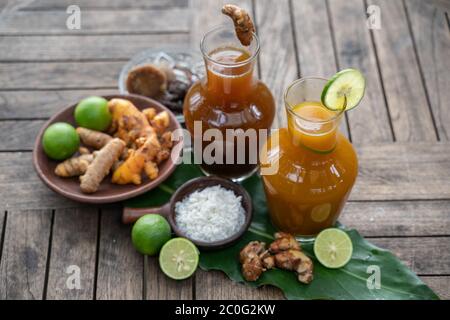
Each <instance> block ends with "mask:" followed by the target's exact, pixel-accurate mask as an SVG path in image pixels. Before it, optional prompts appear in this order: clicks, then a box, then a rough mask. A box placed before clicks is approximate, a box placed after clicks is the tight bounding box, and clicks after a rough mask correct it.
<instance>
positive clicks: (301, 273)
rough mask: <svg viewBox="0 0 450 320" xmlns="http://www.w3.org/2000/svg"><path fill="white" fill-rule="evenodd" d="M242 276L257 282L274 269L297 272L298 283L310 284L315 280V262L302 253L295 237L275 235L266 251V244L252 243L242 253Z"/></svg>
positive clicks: (278, 233)
mask: <svg viewBox="0 0 450 320" xmlns="http://www.w3.org/2000/svg"><path fill="white" fill-rule="evenodd" d="M240 262H241V264H242V274H243V275H244V278H245V279H246V280H247V281H256V280H257V279H258V278H259V277H260V276H261V274H262V273H263V272H264V271H266V270H269V269H272V268H274V267H277V268H280V269H284V270H289V271H295V272H296V273H297V279H298V281H300V282H302V283H305V284H308V283H310V282H311V281H312V280H313V269H314V266H313V262H312V260H311V259H310V258H309V257H308V256H307V255H306V254H305V253H303V251H301V247H300V244H299V243H298V242H297V240H295V238H294V236H292V235H291V234H288V233H285V232H277V233H275V240H274V241H273V242H272V243H271V244H270V246H269V250H265V243H264V242H258V241H252V242H250V243H249V244H248V245H247V246H245V247H244V248H243V249H242V250H241V252H240Z"/></svg>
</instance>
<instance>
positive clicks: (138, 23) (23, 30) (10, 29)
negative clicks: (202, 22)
mask: <svg viewBox="0 0 450 320" xmlns="http://www.w3.org/2000/svg"><path fill="white" fill-rule="evenodd" d="M81 12H82V13H81V25H80V29H79V30H76V29H75V30H71V29H68V28H67V26H66V20H67V18H68V17H69V14H67V13H66V11H65V10H56V11H15V10H11V11H9V12H7V13H4V14H3V15H2V19H0V34H2V35H18V34H40V35H50V34H105V33H106V34H113V33H115V34H128V33H164V32H188V31H189V19H190V14H189V11H188V9H186V8H170V10H169V9H167V10H164V9H163V10H140V9H134V10H102V11H90V10H85V11H83V10H82V11H81ZM143 21H145V23H143Z"/></svg>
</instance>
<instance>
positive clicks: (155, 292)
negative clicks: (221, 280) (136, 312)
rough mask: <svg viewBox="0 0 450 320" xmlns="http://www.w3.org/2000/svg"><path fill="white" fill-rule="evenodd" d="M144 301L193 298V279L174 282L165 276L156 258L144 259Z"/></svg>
mask: <svg viewBox="0 0 450 320" xmlns="http://www.w3.org/2000/svg"><path fill="white" fill-rule="evenodd" d="M145 259H146V261H145V269H144V272H145V275H144V279H145V293H146V295H145V299H147V300H155V299H161V300H183V299H189V300H190V299H192V298H193V287H192V284H193V281H194V277H192V278H189V279H186V280H181V281H176V280H172V279H169V278H168V277H167V276H165V275H164V274H163V273H162V271H161V269H160V268H159V262H158V258H157V257H148V256H147V257H145Z"/></svg>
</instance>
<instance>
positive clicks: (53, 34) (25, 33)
mask: <svg viewBox="0 0 450 320" xmlns="http://www.w3.org/2000/svg"><path fill="white" fill-rule="evenodd" d="M153 34H156V35H165V34H189V31H186V30H165V31H164V30H159V31H158V30H152V31H124V32H118V31H114V32H101V31H100V32H85V33H81V32H79V33H67V32H51V33H37V32H36V33H31V32H22V33H19V32H18V33H12V32H9V33H8V32H3V33H0V36H1V37H24V36H26V37H34V36H39V37H42V36H79V37H82V36H127V35H153Z"/></svg>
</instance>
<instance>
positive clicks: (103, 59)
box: [0, 57, 130, 64]
mask: <svg viewBox="0 0 450 320" xmlns="http://www.w3.org/2000/svg"><path fill="white" fill-rule="evenodd" d="M128 60H130V58H126V57H124V58H99V59H48V60H0V63H4V64H13V63H70V62H83V63H95V62H127V61H128Z"/></svg>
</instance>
